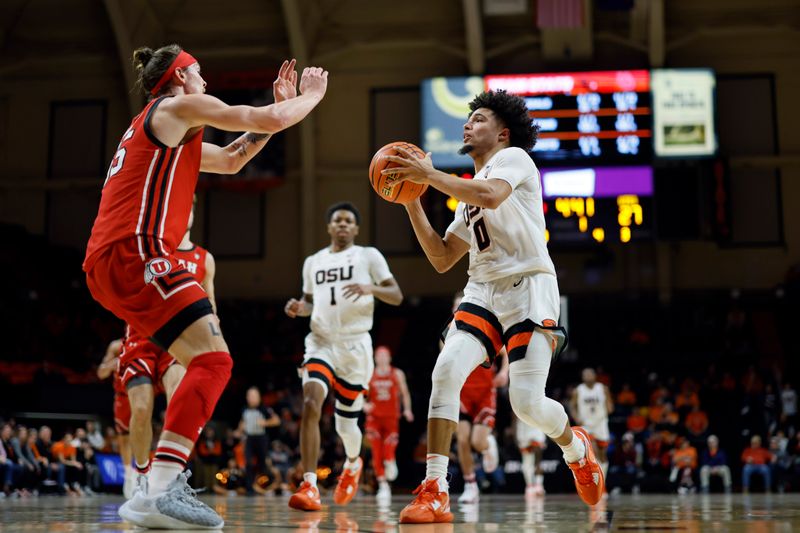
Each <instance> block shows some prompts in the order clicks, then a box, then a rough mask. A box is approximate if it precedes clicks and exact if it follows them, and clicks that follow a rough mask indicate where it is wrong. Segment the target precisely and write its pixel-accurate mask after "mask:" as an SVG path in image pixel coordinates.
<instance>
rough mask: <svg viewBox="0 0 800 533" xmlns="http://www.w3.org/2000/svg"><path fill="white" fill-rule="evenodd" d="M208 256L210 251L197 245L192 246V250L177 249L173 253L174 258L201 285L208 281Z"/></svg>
mask: <svg viewBox="0 0 800 533" xmlns="http://www.w3.org/2000/svg"><path fill="white" fill-rule="evenodd" d="M206 255H208V250H206V249H205V248H203V247H202V246H198V245H196V244H192V247H191V248H187V249H185V250H183V249H181V248H175V250H174V251H173V252H172V256H173V257H174V258H175V259H177V260H178V263H179V264H180V265H181V266H183V267H184V268H185V269H186V270H187V271H188V272H189V274H191V275H192V277H193V278H194V279H196V280H197V283H200V284H201V285H202V283H203V280H204V279H206Z"/></svg>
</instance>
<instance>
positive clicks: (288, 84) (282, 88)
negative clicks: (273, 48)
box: [272, 59, 297, 103]
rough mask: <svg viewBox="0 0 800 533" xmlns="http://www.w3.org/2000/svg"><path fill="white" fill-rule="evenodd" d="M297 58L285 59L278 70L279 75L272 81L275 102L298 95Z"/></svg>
mask: <svg viewBox="0 0 800 533" xmlns="http://www.w3.org/2000/svg"><path fill="white" fill-rule="evenodd" d="M296 64H297V60H296V59H292V60H291V61H288V60H286V61H284V62H283V64H282V65H281V69H280V71H278V77H277V78H276V79H275V81H274V82H272V96H274V97H275V102H276V103H277V102H283V101H284V100H289V99H291V98H294V97H295V96H297V71H296V70H295V69H294V67H295V65H296Z"/></svg>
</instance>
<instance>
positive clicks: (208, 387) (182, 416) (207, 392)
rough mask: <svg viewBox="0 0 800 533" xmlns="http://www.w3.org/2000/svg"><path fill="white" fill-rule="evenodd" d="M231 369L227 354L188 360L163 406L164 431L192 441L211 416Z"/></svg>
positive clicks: (230, 360) (215, 354)
mask: <svg viewBox="0 0 800 533" xmlns="http://www.w3.org/2000/svg"><path fill="white" fill-rule="evenodd" d="M232 368H233V360H232V359H231V356H230V354H229V353H227V352H208V353H204V354H201V355H198V356H196V357H195V358H194V359H192V362H191V363H189V367H188V368H187V369H186V375H184V376H183V379H182V380H181V383H180V385H178V388H177V389H176V390H175V394H174V395H173V396H172V401H171V402H169V405H168V406H167V418H166V420H165V421H164V430H165V431H171V432H173V433H177V434H178V435H180V436H181V437H186V438H187V439H189V440H191V441H192V442H194V441H196V440H197V437H198V436H199V435H200V432H201V431H203V426H205V424H206V422H208V420H209V419H210V418H211V415H212V414H214V407H216V405H217V400H219V397H220V396H221V395H222V391H223V390H225V385H227V384H228V380H229V379H230V377H231V369H232Z"/></svg>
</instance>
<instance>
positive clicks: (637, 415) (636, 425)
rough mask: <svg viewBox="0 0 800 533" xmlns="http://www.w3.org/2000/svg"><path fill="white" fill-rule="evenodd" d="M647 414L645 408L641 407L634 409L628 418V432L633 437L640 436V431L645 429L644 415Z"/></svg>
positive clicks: (645, 419) (645, 420) (645, 418)
mask: <svg viewBox="0 0 800 533" xmlns="http://www.w3.org/2000/svg"><path fill="white" fill-rule="evenodd" d="M646 412H647V408H646V407H642V408H641V409H636V410H634V411H633V413H631V414H630V416H628V421H627V426H628V431H630V432H631V433H633V434H634V435H638V434H640V433H641V432H642V431H644V430H645V429H647V423H648V422H647V417H646V416H645V413H646Z"/></svg>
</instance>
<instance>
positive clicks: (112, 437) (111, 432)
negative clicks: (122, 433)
mask: <svg viewBox="0 0 800 533" xmlns="http://www.w3.org/2000/svg"><path fill="white" fill-rule="evenodd" d="M153 434H154V435H158V433H155V432H154V433H153ZM100 451H101V452H103V453H119V440H118V439H117V432H116V430H115V429H114V428H113V426H108V427H107V428H106V435H105V442H104V443H103V448H102V449H101V450H100Z"/></svg>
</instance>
